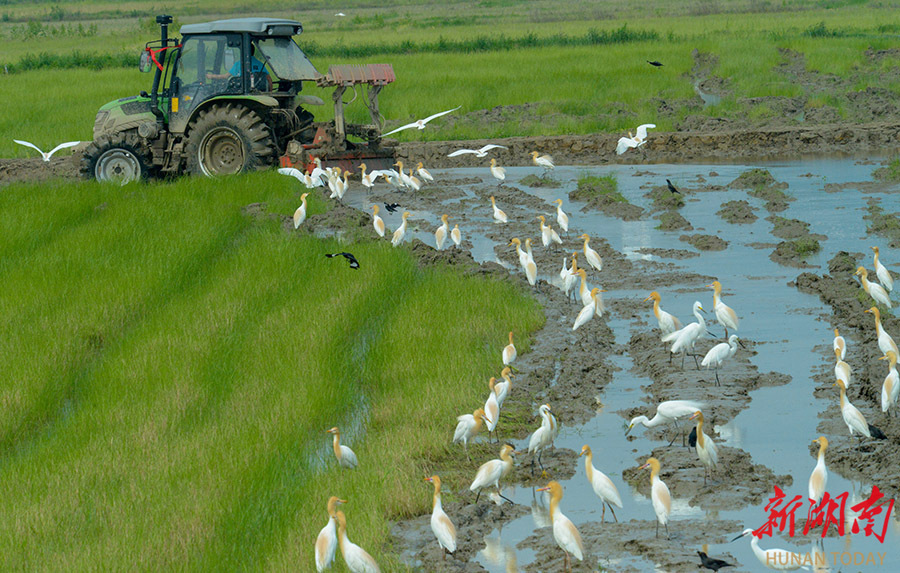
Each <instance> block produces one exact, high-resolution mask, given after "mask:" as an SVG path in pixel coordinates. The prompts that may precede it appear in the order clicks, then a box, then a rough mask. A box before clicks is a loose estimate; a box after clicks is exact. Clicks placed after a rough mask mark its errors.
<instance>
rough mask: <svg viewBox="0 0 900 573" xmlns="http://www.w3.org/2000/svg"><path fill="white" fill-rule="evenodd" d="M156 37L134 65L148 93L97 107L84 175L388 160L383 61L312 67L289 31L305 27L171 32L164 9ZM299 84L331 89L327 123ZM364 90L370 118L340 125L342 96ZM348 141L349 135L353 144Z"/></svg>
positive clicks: (387, 71) (237, 24) (227, 24)
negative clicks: (148, 75) (146, 75)
mask: <svg viewBox="0 0 900 573" xmlns="http://www.w3.org/2000/svg"><path fill="white" fill-rule="evenodd" d="M156 22H157V23H158V24H159V25H160V30H161V34H160V39H159V40H158V41H153V42H148V43H147V44H146V46H145V48H144V51H143V52H142V54H141V64H140V67H141V71H143V72H150V71H154V76H153V86H152V88H151V90H150V93H149V94H148V93H147V92H145V91H142V92H141V94H140V95H138V96H132V97H126V98H123V99H119V100H116V101H113V102H110V103H108V104H106V105H104V106H103V107H101V108H100V111H99V112H98V113H97V117H96V119H95V120H94V140H93V142H92V143H91V144H90V145H89V146H88V148H87V149H86V150H85V152H84V156H83V158H82V165H81V172H82V175H84V176H85V177H87V178H93V179H97V180H100V181H117V182H120V183H123V184H124V183H126V182H128V181H133V180H136V179H142V178H147V177H159V176H165V175H177V174H181V173H184V172H187V173H192V174H202V175H206V176H220V175H231V174H235V173H241V172H245V171H250V170H254V169H261V168H267V167H269V166H272V165H276V164H280V165H281V166H291V167H293V166H296V167H300V168H301V169H302V168H305V167H307V166H308V165H310V164H311V163H313V162H314V161H315V160H316V159H317V158H318V159H319V160H320V161H321V162H322V163H323V164H325V165H340V166H342V167H343V168H344V169H353V168H354V167H355V166H356V165H358V164H359V163H360V162H362V161H366V162H368V163H369V166H370V167H371V168H373V169H378V168H382V167H388V166H389V165H390V164H391V163H393V161H394V154H393V150H392V149H391V148H388V147H383V146H382V145H381V127H380V123H381V122H380V115H379V112H378V93H379V92H380V90H381V88H382V87H384V86H385V85H387V84H389V83H391V82H392V81H394V72H393V69H392V68H391V66H390V65H388V64H370V65H366V66H332V67H331V68H330V69H329V71H328V74H326V75H323V74H321V73H319V72H318V71H317V70H316V68H315V67H314V66H313V65H312V63H311V62H310V61H309V59H308V58H307V57H306V55H305V54H304V53H303V51H302V50H301V49H300V47H299V46H297V44H296V43H295V42H294V39H293V37H294V36H296V35H298V34H300V33H301V32H302V31H303V26H302V24H301V23H300V22H296V21H293V20H283V19H275V18H239V19H233V20H220V21H216V22H209V23H205V24H190V25H185V26H182V27H181V29H180V34H181V36H182V37H181V39H180V40H178V39H175V38H169V37H168V27H169V25H170V24H171V23H172V17H171V16H166V15H163V16H157V17H156ZM304 82H315V84H316V85H318V86H320V87H334V88H335V91H334V93H333V98H332V99H333V100H334V107H335V113H334V120H333V121H330V122H327V123H317V122H315V121H314V117H313V115H312V113H310V112H309V111H308V110H307V109H306V107H307V106H311V105H323V101H322V100H321V99H320V98H318V97H315V96H306V95H301V94H300V92H301V90H302V88H303V83H304ZM357 85H365V86H366V87H367V92H368V97H367V98H365V100H364V101H365V104H366V106H367V107H368V110H369V115H370V118H371V123H370V124H364V125H352V124H346V123H345V121H344V102H343V94H344V91H345V90H346V89H347V88H353V89H354V90H355V89H356V86H357ZM348 135H351V136H354V138H355V139H356V140H355V141H351V140H349V139H348Z"/></svg>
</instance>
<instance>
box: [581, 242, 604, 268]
mask: <svg viewBox="0 0 900 573" xmlns="http://www.w3.org/2000/svg"><path fill="white" fill-rule="evenodd" d="M579 239H584V259H585V260H586V261H587V262H588V264H589V265H591V266H592V267H594V268H595V269H597V271H602V270H603V259H602V258H601V257H600V253H598V252H597V251H595V250H594V249H592V248H591V246H590V242H591V237H590V236H589V235H588V234H587V233H585V234H583V235H581V236H580V237H579Z"/></svg>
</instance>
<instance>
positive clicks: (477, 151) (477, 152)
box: [447, 143, 508, 157]
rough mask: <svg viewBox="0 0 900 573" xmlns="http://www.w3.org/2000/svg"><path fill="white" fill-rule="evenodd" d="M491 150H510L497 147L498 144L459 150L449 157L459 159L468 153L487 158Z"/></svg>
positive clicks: (504, 147)
mask: <svg viewBox="0 0 900 573" xmlns="http://www.w3.org/2000/svg"><path fill="white" fill-rule="evenodd" d="M491 149H508V148H507V147H506V146H505V145H496V144H493V143H490V144H488V145H485V146H484V147H482V148H480V149H458V150H456V151H454V152H453V153H451V154H449V155H447V157H458V156H460V155H465V154H467V153H472V154H474V155H475V157H487V152H488V151H490V150H491Z"/></svg>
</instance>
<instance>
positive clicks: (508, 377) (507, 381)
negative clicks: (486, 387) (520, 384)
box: [494, 366, 512, 408]
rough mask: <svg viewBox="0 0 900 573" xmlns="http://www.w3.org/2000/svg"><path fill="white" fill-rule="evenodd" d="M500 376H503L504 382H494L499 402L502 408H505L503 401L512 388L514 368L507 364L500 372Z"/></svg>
mask: <svg viewBox="0 0 900 573" xmlns="http://www.w3.org/2000/svg"><path fill="white" fill-rule="evenodd" d="M500 377H501V378H503V382H497V383H495V384H494V392H495V393H496V394H497V404H498V405H499V406H500V408H503V402H504V401H505V400H506V397H507V396H508V395H509V391H510V390H511V389H512V369H511V368H510V367H509V366H505V367H504V368H503V370H502V371H501V372H500Z"/></svg>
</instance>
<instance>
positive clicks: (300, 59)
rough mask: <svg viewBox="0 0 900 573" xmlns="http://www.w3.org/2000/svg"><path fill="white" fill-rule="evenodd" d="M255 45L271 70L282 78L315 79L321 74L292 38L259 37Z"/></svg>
mask: <svg viewBox="0 0 900 573" xmlns="http://www.w3.org/2000/svg"><path fill="white" fill-rule="evenodd" d="M256 45H257V46H259V50H260V51H261V52H262V54H263V56H265V59H266V63H267V64H269V67H270V68H272V72H274V74H275V75H276V76H278V77H279V78H280V79H282V80H315V79H316V78H318V77H319V76H320V75H321V74H320V73H319V72H318V71H317V70H316V68H315V66H313V65H312V62H310V61H309V59H308V58H307V57H306V54H304V53H303V51H302V50H301V49H300V47H299V46H297V44H296V43H294V39H293V38H289V37H284V36H282V37H278V38H259V39H258V40H257V42H256Z"/></svg>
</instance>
